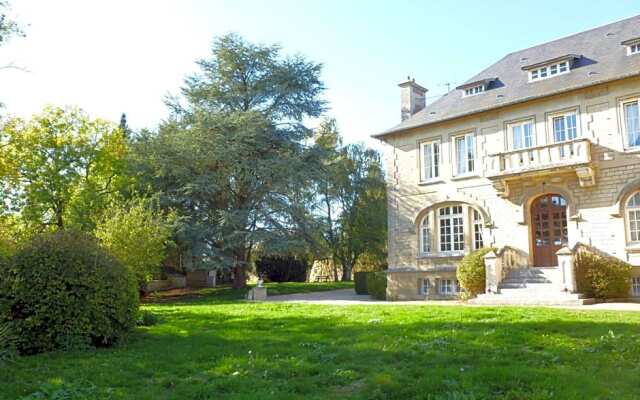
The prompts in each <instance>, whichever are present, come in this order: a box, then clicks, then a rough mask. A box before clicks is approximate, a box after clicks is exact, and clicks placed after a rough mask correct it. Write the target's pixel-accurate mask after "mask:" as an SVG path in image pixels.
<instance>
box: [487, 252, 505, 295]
mask: <svg viewBox="0 0 640 400" xmlns="http://www.w3.org/2000/svg"><path fill="white" fill-rule="evenodd" d="M484 268H485V275H486V277H485V292H486V293H498V285H499V284H500V274H501V271H498V270H499V265H498V256H497V255H496V252H495V251H493V250H491V251H490V252H488V253H487V254H486V255H485V256H484Z"/></svg>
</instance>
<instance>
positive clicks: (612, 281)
mask: <svg viewBox="0 0 640 400" xmlns="http://www.w3.org/2000/svg"><path fill="white" fill-rule="evenodd" d="M631 268H632V267H631V265H630V264H627V263H626V262H624V261H621V260H619V259H617V258H615V257H605V256H600V255H596V254H593V253H588V252H582V253H579V254H578V256H577V257H576V265H575V269H576V283H577V285H578V292H580V293H584V294H586V295H587V296H589V297H596V298H599V299H615V298H624V297H629V292H630V290H631Z"/></svg>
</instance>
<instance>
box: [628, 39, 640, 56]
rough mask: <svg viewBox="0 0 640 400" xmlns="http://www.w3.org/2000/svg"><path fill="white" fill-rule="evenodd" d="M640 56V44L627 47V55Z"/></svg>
mask: <svg viewBox="0 0 640 400" xmlns="http://www.w3.org/2000/svg"><path fill="white" fill-rule="evenodd" d="M634 54H640V42H639V43H635V44H631V45H629V46H627V55H628V56H632V55H634Z"/></svg>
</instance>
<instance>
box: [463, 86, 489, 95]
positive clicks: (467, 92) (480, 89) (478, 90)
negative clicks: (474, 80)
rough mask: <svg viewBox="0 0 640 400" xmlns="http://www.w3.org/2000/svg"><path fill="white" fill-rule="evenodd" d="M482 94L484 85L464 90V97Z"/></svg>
mask: <svg viewBox="0 0 640 400" xmlns="http://www.w3.org/2000/svg"><path fill="white" fill-rule="evenodd" d="M482 92H484V85H478V86H474V87H471V88H469V89H465V90H464V96H465V97H467V96H473V95H474V94H479V93H482Z"/></svg>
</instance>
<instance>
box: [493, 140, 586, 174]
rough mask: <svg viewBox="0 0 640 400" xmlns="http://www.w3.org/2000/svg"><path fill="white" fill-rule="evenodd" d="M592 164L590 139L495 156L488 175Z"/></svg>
mask: <svg viewBox="0 0 640 400" xmlns="http://www.w3.org/2000/svg"><path fill="white" fill-rule="evenodd" d="M590 162H591V142H590V141H589V139H575V140H570V141H566V142H561V143H553V144H547V145H544V146H536V147H531V148H527V149H520V150H513V151H507V152H503V153H498V154H494V155H492V156H490V159H489V166H488V167H489V171H488V175H489V176H498V175H504V174H519V173H523V172H527V171H536V170H544V169H549V168H558V167H566V166H575V165H587V164H589V163H590Z"/></svg>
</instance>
